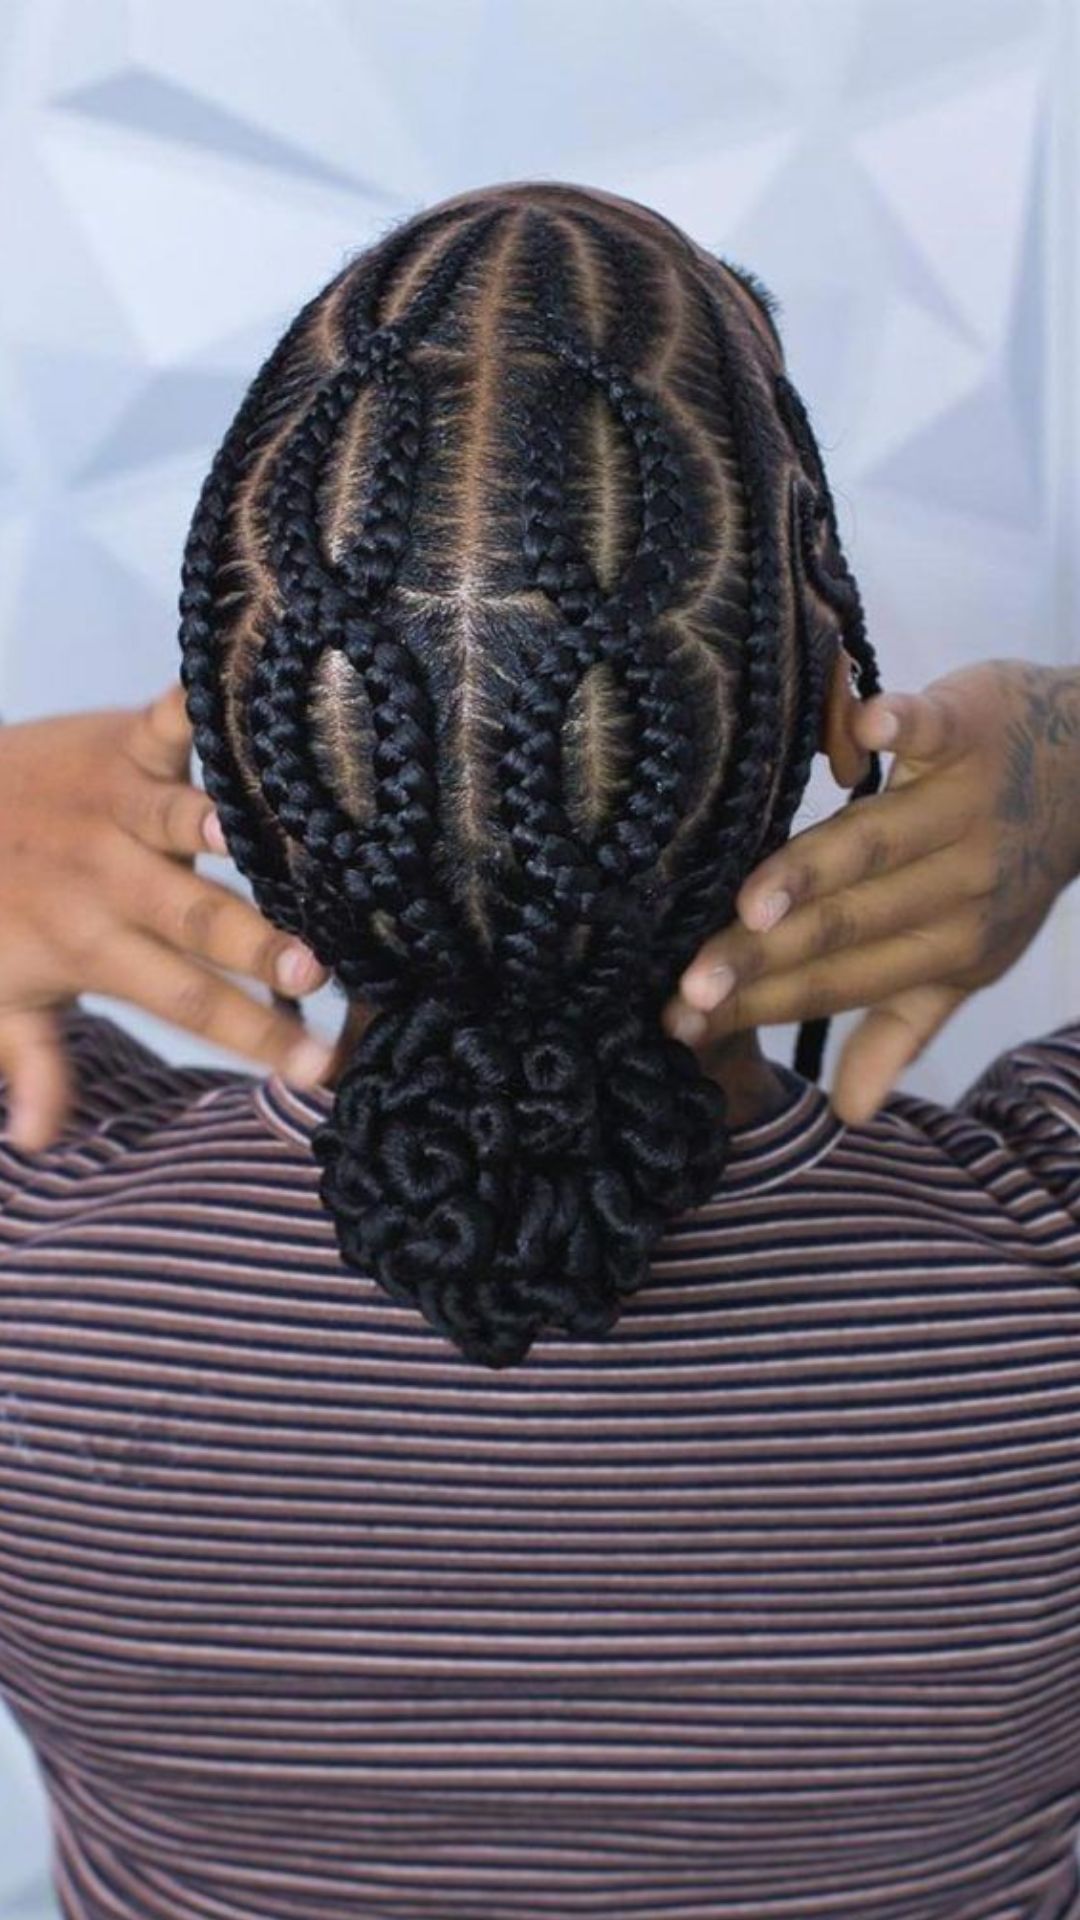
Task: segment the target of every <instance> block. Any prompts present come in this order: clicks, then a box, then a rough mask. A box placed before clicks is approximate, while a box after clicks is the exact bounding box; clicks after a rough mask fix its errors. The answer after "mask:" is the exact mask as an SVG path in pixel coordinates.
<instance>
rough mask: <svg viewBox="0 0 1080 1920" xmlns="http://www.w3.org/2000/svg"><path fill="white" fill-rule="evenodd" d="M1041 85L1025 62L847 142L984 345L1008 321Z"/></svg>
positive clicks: (992, 342)
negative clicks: (1003, 161) (1005, 156)
mask: <svg viewBox="0 0 1080 1920" xmlns="http://www.w3.org/2000/svg"><path fill="white" fill-rule="evenodd" d="M1045 89H1046V82H1045V75H1044V73H1043V72H1042V71H1041V70H1040V68H1039V66H1038V65H1037V64H1036V63H1035V62H1034V61H1032V60H1030V59H1028V60H1025V62H1024V63H1023V64H1022V65H1021V66H1019V67H1017V68H1014V69H1010V70H1009V71H1007V72H1006V73H1004V74H1001V75H995V76H994V77H993V78H992V79H990V80H987V81H984V82H982V83H981V84H980V85H978V86H973V87H971V88H965V89H964V90H963V91H962V92H960V93H957V94H947V95H946V96H945V97H944V98H931V99H929V100H928V101H926V102H925V103H924V104H922V105H920V106H919V107H918V108H916V109H914V110H913V111H910V112H907V113H904V114H901V115H898V116H897V117H896V118H893V119H887V120H885V121H883V122H882V123H881V124H878V125H875V126H872V127H870V128H868V129H866V130H865V131H864V132H863V133H861V134H859V135H858V136H857V137H856V139H855V142H854V146H855V151H856V152H857V153H858V155H859V157H860V159H861V161H862V164H863V166H864V167H865V168H866V169H867V172H868V173H869V174H870V175H871V176H872V178H873V180H874V181H875V184H876V185H877V188H878V190H879V192H880V193H881V195H882V197H883V199H884V200H885V201H887V203H888V205H889V206H890V207H891V208H892V209H893V211H894V212H895V214H896V216H897V218H898V219H899V220H900V221H901V222H902V223H903V225H904V227H905V229H906V231H907V232H908V233H909V234H910V235H911V237H912V240H913V243H914V244H917V246H918V248H919V250H920V252H921V253H923V254H924V256H925V257H926V259H927V261H928V262H929V263H930V264H931V265H932V266H933V269H934V271H935V273H936V274H937V275H938V277H939V278H940V280H941V282H942V285H943V286H945V287H947V288H948V290H949V294H950V296H951V298H952V299H953V300H955V302H956V304H957V306H958V307H959V308H960V310H961V311H962V312H963V313H964V315H965V316H966V318H967V321H968V323H969V325H970V326H971V328H972V329H973V330H974V332H975V333H976V335H977V337H978V338H980V339H982V340H983V341H985V342H986V344H987V346H988V347H996V346H999V345H1000V343H1001V341H1002V339H1003V337H1004V333H1005V330H1006V327H1007V325H1008V320H1009V314H1010V309H1011V301H1012V293H1013V284H1014V275H1015V271H1016V263H1017V259H1018V256H1019V252H1020V248H1021V245H1022V240H1023V217H1024V208H1025V204H1026V200H1027V195H1028V191H1029V185H1030V169H1031V160H1032V152H1033V145H1034V135H1035V128H1036V123H1037V116H1038V113H1039V110H1040V108H1041V106H1042V105H1043V102H1044V98H1045ZM1003 154H1008V155H1009V165H1008V166H1003V165H1002V164H1001V157H1002V155H1003Z"/></svg>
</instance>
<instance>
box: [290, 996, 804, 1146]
mask: <svg viewBox="0 0 1080 1920" xmlns="http://www.w3.org/2000/svg"><path fill="white" fill-rule="evenodd" d="M371 1017H372V1013H371V1008H370V1007H364V1006H352V1007H350V1008H349V1010H348V1012H347V1014H346V1016H345V1020H344V1022H343V1024H342V1028H341V1032H340V1034H339V1035H338V1041H337V1045H336V1047H335V1049H334V1053H333V1057H332V1059H331V1062H330V1066H329V1068H328V1069H327V1072H326V1074H325V1075H324V1076H323V1084H324V1085H325V1086H327V1087H335V1086H336V1085H337V1083H338V1081H339V1079H340V1078H341V1075H342V1074H343V1073H344V1071H345V1067H346V1064H347V1062H348V1060H349V1056H350V1054H351V1053H352V1050H353V1048H354V1046H355V1045H356V1042H357V1041H358V1039H359V1038H360V1035H361V1034H362V1033H363V1031H364V1028H365V1027H366V1026H367V1025H368V1022H369V1021H370V1020H371ZM701 1065H702V1069H703V1071H704V1072H705V1073H707V1074H708V1076H709V1078H710V1080H715V1081H716V1084H717V1086H719V1087H720V1088H722V1090H723V1092H724V1094H725V1096H726V1098H727V1103H728V1120H729V1123H730V1125H731V1126H733V1127H746V1126H752V1125H753V1123H754V1121H756V1120H767V1119H768V1117H769V1115H770V1114H771V1113H775V1112H776V1111H777V1110H778V1109H779V1108H780V1107H782V1106H783V1104H784V1102H785V1100H786V1099H787V1098H788V1095H787V1090H786V1088H785V1087H784V1085H783V1082H782V1081H781V1079H780V1077H779V1075H778V1074H777V1072H776V1069H775V1067H773V1066H772V1065H770V1063H769V1061H768V1060H766V1058H765V1056H764V1054H763V1053H762V1051H761V1042H760V1041H759V1039H758V1036H757V1032H756V1030H752V1031H750V1032H749V1033H736V1034H732V1035H731V1036H730V1037H729V1038H728V1039H726V1040H722V1041H720V1042H719V1044H718V1045H716V1046H715V1047H713V1048H712V1049H711V1050H710V1051H709V1052H708V1054H706V1055H705V1056H704V1057H703V1059H702V1062H701Z"/></svg>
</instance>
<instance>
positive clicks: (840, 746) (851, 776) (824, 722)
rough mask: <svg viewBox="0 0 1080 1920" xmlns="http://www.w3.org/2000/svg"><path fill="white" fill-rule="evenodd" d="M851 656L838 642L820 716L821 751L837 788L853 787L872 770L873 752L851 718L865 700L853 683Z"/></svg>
mask: <svg viewBox="0 0 1080 1920" xmlns="http://www.w3.org/2000/svg"><path fill="white" fill-rule="evenodd" d="M853 670H854V668H853V662H852V659H851V655H850V654H849V653H846V652H845V650H844V648H843V646H842V645H841V644H840V642H839V641H838V642H837V646H836V657H835V659H834V660H833V663H832V669H831V671H830V673H829V683H828V686H827V688H826V691H825V704H824V708H823V711H822V716H821V739H820V741H819V746H820V750H821V752H822V753H824V754H827V755H828V760H829V766H830V767H831V769H832V776H833V779H834V780H835V781H836V784H837V786H838V787H854V786H857V785H858V783H859V781H860V780H862V779H863V778H864V777H865V775H866V774H867V773H868V772H869V769H870V755H869V754H868V753H867V752H866V749H865V748H864V747H860V746H859V744H858V742H857V740H856V739H855V736H854V734H853V732H852V726H851V723H852V720H853V718H854V716H855V714H857V713H858V711H859V708H860V706H861V705H862V702H861V701H860V699H859V696H858V694H857V693H856V691H855V688H854V686H853V685H852V680H851V675H852V672H853Z"/></svg>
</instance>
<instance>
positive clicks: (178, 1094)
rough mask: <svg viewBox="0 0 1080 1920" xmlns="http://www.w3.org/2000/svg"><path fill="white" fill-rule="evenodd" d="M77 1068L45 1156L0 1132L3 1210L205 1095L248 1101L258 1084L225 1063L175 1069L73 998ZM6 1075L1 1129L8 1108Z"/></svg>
mask: <svg viewBox="0 0 1080 1920" xmlns="http://www.w3.org/2000/svg"><path fill="white" fill-rule="evenodd" d="M58 1018H59V1025H60V1032H61V1038H62V1041H63V1044H64V1047H65V1050H66V1052H67V1056H68V1060H69V1062H70V1066H71V1077H72V1100H71V1107H70V1111H69V1113H68V1116H67V1119H66V1121H65V1123H64V1126H63V1128H62V1129H61V1131H60V1133H59V1135H58V1136H57V1138H56V1140H55V1141H54V1142H53V1143H52V1145H51V1146H50V1147H48V1148H46V1149H45V1151H44V1152H43V1153H38V1154H27V1153H23V1152H21V1151H20V1150H19V1149H18V1148H17V1147H14V1146H13V1145H12V1144H11V1143H10V1142H9V1141H8V1140H7V1139H6V1138H4V1137H3V1135H2V1133H0V1207H2V1206H3V1205H4V1204H5V1202H8V1201H12V1200H13V1199H14V1198H15V1196H16V1195H17V1194H18V1193H20V1192H21V1191H23V1190H25V1189H28V1188H29V1187H31V1186H32V1185H33V1183H34V1182H35V1180H36V1179H38V1178H39V1177H42V1176H44V1175H46V1174H47V1173H48V1172H49V1170H50V1169H60V1168H63V1167H67V1168H68V1169H69V1171H70V1172H74V1170H75V1163H76V1162H79V1163H82V1161H83V1160H85V1159H86V1158H87V1156H89V1158H90V1159H93V1158H94V1156H95V1154H98V1153H107V1154H108V1155H110V1156H114V1155H116V1154H117V1153H119V1152H123V1151H124V1150H125V1149H126V1148H127V1147H129V1146H133V1145H135V1144H137V1143H138V1141H140V1140H141V1139H144V1138H146V1136H147V1135H148V1134H150V1133H153V1132H154V1131H155V1130H156V1129H158V1128H160V1127H161V1126H162V1125H164V1124H166V1123H167V1122H168V1121H169V1120H170V1119H171V1118H173V1117H175V1116H178V1115H180V1114H182V1113H184V1112H186V1111H187V1110H189V1109H191V1108H193V1107H195V1106H198V1105H201V1103H203V1102H204V1101H206V1100H208V1099H209V1100H215V1101H216V1100H220V1099H221V1098H226V1099H228V1098H229V1097H230V1095H233V1094H235V1095H236V1096H238V1097H239V1099H240V1101H241V1103H247V1102H250V1095H251V1089H252V1088H253V1087H254V1086H255V1085H256V1084H257V1082H256V1081H255V1080H254V1078H253V1077H252V1076H250V1075H248V1074H244V1073H240V1072H237V1071H234V1070H230V1069H225V1068H220V1067H203V1066H176V1065H174V1064H173V1063H172V1062H171V1061H168V1060H166V1059H164V1058H163V1057H162V1056H161V1055H160V1054H159V1053H155V1051H154V1049H153V1048H152V1047H150V1046H148V1045H146V1043H145V1042H144V1041H142V1040H140V1039H138V1038H137V1037H136V1036H135V1034H133V1033H131V1032H130V1031H129V1030H128V1029H127V1028H126V1027H124V1026H122V1025H121V1024H120V1022H119V1021H118V1020H114V1019H113V1018H111V1017H110V1016H109V1015H108V1014H104V1013H98V1012H95V1011H92V1010H91V1009H90V1008H88V1007H86V1006H85V1005H83V1004H82V1003H81V1002H78V1001H76V1002H73V1003H72V1004H71V1005H70V1006H68V1007H66V1008H64V1009H63V1010H62V1011H61V1013H60V1014H59V1016H58ZM6 1096H7V1088H6V1085H5V1082H4V1080H3V1077H2V1076H0V1129H2V1128H3V1126H4V1123H5V1120H6V1112H7V1097H6Z"/></svg>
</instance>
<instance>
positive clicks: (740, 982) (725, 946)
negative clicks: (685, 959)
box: [679, 845, 998, 1013]
mask: <svg viewBox="0 0 1080 1920" xmlns="http://www.w3.org/2000/svg"><path fill="white" fill-rule="evenodd" d="M997 877H998V864H997V861H996V860H995V859H994V857H993V854H992V851H991V849H990V847H989V845H988V846H987V848H986V849H985V851H984V850H982V849H976V848H974V847H970V848H965V851H964V854H963V857H962V858H961V857H960V856H959V855H958V853H957V850H956V848H955V847H944V848H941V849H940V850H939V851H938V852H937V853H930V854H927V855H926V856H925V858H924V859H921V860H915V861H913V862H912V863H911V864H910V865H908V866H904V867H901V868H899V870H898V871H897V872H895V873H888V874H882V875H880V876H879V877H878V878H877V879H875V880H863V881H861V882H859V883H858V884H857V885H855V886H851V887H841V888H839V889H838V890H837V891H836V892H834V893H828V894H826V895H825V897H824V898H823V899H820V900H810V901H808V902H807V904H806V905H805V906H802V907H795V908H793V909H792V911H791V913H790V914H789V915H788V916H787V917H786V918H785V919H784V920H783V921H782V922H781V924H780V925H779V926H777V927H774V928H773V930H772V931H771V932H770V933H748V932H747V931H746V928H745V927H742V926H739V925H738V924H736V925H735V926H733V927H728V928H725V930H724V932H723V933H722V934H718V935H717V936H716V937H715V938H714V939H712V940H709V941H707V942H706V944H705V946H704V947H703V948H702V950H701V952H700V953H699V954H698V955H697V956H696V958H695V959H694V961H693V962H692V964H691V965H690V966H689V967H688V968H687V970H686V972H685V973H684V974H683V976H682V980H681V981H680V983H679V991H680V995H681V997H682V998H683V999H684V1000H685V1001H686V1002H687V1004H688V1005H689V1006H692V1007H696V1008H698V1010H699V1011H700V1012H702V1013H711V1012H712V1011H713V1009H714V1008H715V1007H718V1006H719V1005H720V1003H721V1001H722V1000H723V999H725V998H726V996H727V995H728V994H729V993H731V992H732V991H734V989H735V988H736V987H738V986H744V987H745V986H748V985H749V984H750V982H751V981H754V980H760V979H761V978H762V977H763V976H764V975H765V974H767V973H789V972H791V971H792V969H793V968H795V967H803V966H806V965H808V964H809V963H810V962H811V961H813V960H820V959H823V958H824V957H825V956H826V955H828V954H836V953H839V952H841V951H843V949H844V948H847V947H857V946H863V945H867V944H869V943H870V942H871V941H874V940H882V939H884V938H885V936H886V935H887V934H891V933H900V932H902V931H903V930H904V928H906V927H918V926H923V925H930V924H933V923H935V922H937V921H941V920H944V919H945V918H947V917H948V916H949V915H950V914H951V913H953V912H954V911H955V910H956V908H957V907H958V906H960V905H963V904H964V903H965V902H966V901H969V900H974V899H978V898H980V897H982V896H984V895H985V894H987V893H989V892H990V891H991V889H992V888H993V887H994V886H995V884H996V881H997Z"/></svg>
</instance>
